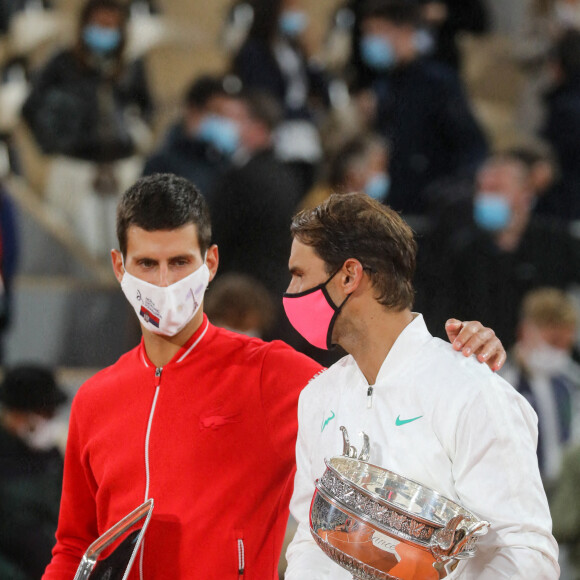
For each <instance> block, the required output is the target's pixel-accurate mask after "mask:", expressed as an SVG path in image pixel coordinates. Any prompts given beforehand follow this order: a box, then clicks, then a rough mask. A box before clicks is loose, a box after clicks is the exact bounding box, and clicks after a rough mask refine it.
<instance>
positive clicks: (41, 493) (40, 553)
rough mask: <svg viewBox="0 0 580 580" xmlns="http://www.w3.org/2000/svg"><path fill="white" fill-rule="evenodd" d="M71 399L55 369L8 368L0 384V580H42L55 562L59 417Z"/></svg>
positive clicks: (60, 462)
mask: <svg viewBox="0 0 580 580" xmlns="http://www.w3.org/2000/svg"><path fill="white" fill-rule="evenodd" d="M65 401H66V395H65V394H64V392H62V391H61V389H60V388H59V387H58V385H57V384H56V381H55V378H54V376H53V373H52V371H51V370H49V369H47V368H45V367H41V366H37V365H19V366H16V367H13V368H11V369H9V370H8V371H7V372H6V374H5V376H4V380H3V382H2V384H1V385H0V405H1V406H0V465H1V466H2V468H1V469H0V577H1V578H6V579H8V578H10V580H38V578H40V577H41V576H42V573H43V571H44V568H45V567H46V565H47V564H48V563H49V562H50V558H51V550H52V547H53V546H54V544H55V538H54V533H55V531H56V525H57V521H58V511H59V502H60V492H61V486H62V475H63V458H62V454H61V452H60V451H59V449H58V448H57V446H56V445H57V441H58V435H59V429H58V427H59V425H58V423H57V422H56V421H55V419H54V417H55V415H56V412H57V410H58V408H59V406H61V405H62V404H63V403H64V402H65Z"/></svg>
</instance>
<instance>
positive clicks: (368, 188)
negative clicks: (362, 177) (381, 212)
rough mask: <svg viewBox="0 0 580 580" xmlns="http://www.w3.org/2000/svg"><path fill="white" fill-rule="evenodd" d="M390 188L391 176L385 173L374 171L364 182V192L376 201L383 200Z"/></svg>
mask: <svg viewBox="0 0 580 580" xmlns="http://www.w3.org/2000/svg"><path fill="white" fill-rule="evenodd" d="M390 188H391V178H390V176H388V175H387V174H386V173H375V174H374V175H373V176H372V177H371V178H369V179H368V181H367V182H366V183H365V186H364V190H365V193H366V194H367V195H368V196H370V197H372V198H373V199H376V200H377V201H385V199H386V198H387V195H389V189H390Z"/></svg>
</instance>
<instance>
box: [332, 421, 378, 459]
mask: <svg viewBox="0 0 580 580" xmlns="http://www.w3.org/2000/svg"><path fill="white" fill-rule="evenodd" d="M340 430H341V431H342V455H343V456H344V457H350V458H352V459H358V460H359V461H364V462H368V460H369V457H370V451H371V443H370V440H369V436H368V435H367V434H366V433H364V432H361V433H360V435H361V436H362V438H363V447H362V449H361V452H360V453H358V451H357V449H356V447H355V446H354V445H351V444H350V438H349V436H348V431H347V429H346V427H345V426H344V425H341V426H340ZM357 454H358V457H357Z"/></svg>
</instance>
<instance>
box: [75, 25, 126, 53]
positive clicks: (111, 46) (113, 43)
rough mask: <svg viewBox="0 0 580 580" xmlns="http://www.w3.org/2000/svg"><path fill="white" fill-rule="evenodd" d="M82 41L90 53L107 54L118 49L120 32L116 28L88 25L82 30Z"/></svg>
mask: <svg viewBox="0 0 580 580" xmlns="http://www.w3.org/2000/svg"><path fill="white" fill-rule="evenodd" d="M83 41H84V43H85V44H86V45H87V47H88V49H89V50H90V51H91V52H94V53H95V54H100V55H103V54H109V53H111V52H114V51H115V50H117V48H119V45H120V44H121V31H120V30H119V29H117V28H106V27H104V26H98V25H97V24H89V25H88V26H86V27H85V28H84V30H83Z"/></svg>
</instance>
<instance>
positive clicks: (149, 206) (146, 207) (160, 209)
mask: <svg viewBox="0 0 580 580" xmlns="http://www.w3.org/2000/svg"><path fill="white" fill-rule="evenodd" d="M190 223H192V224H194V225H195V226H197V235H198V241H199V248H200V250H201V253H202V254H203V253H205V251H206V250H207V249H208V248H209V246H210V243H211V221H210V216H209V209H208V206H207V203H206V201H205V199H204V197H203V195H202V194H201V193H200V191H199V190H198V189H197V187H195V185H193V183H191V181H188V180H187V179H184V178H183V177H178V176H177V175H173V174H172V173H155V174H153V175H149V176H147V177H142V178H141V179H139V180H138V181H137V182H135V184H133V185H132V186H131V187H130V188H129V189H128V190H127V191H126V192H125V193H124V194H123V196H122V198H121V201H120V202H119V205H118V207H117V238H118V240H119V249H120V250H121V252H122V253H123V256H126V255H127V231H128V229H129V227H131V226H136V227H139V228H141V229H144V230H146V231H148V232H152V231H156V230H174V229H177V228H180V227H182V226H185V225H187V224H190Z"/></svg>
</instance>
